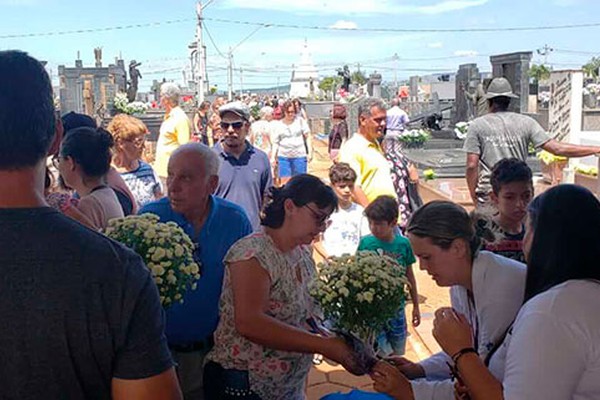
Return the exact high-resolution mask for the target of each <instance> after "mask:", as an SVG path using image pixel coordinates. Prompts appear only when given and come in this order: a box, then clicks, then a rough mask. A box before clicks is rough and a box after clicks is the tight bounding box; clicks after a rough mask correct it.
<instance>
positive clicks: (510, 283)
mask: <svg viewBox="0 0 600 400" xmlns="http://www.w3.org/2000/svg"><path fill="white" fill-rule="evenodd" d="M407 232H408V239H409V240H410V243H411V246H412V248H413V252H414V253H415V255H416V256H417V257H418V258H419V266H420V268H421V269H423V270H425V271H427V272H428V273H429V275H431V276H432V278H433V279H434V280H435V282H436V283H437V285H438V286H442V287H451V289H450V300H451V302H452V307H454V309H456V310H459V311H460V312H461V313H462V314H464V315H467V318H468V319H469V321H471V322H472V324H473V326H476V329H475V330H474V332H473V340H474V342H475V343H476V345H475V347H476V348H477V350H478V352H479V354H481V356H482V357H485V356H486V355H487V353H488V352H489V351H490V349H492V348H494V347H495V346H496V345H497V344H499V343H501V342H502V339H503V337H504V334H505V333H506V330H507V329H508V327H509V326H510V324H511V322H512V321H513V320H514V318H515V316H516V315H517V312H518V311H519V307H520V306H521V304H522V303H523V292H524V289H525V273H526V272H525V265H523V264H521V263H519V262H517V261H514V260H510V259H508V258H504V257H502V256H499V255H497V254H494V253H491V252H488V251H479V247H480V245H481V239H480V235H478V234H477V233H476V231H475V224H474V222H473V221H472V219H471V217H470V216H469V214H468V213H467V212H466V211H465V209H464V208H462V207H461V206H459V205H457V204H454V203H452V202H449V201H432V202H430V203H428V204H426V205H424V206H423V207H421V208H419V209H418V210H417V211H416V212H415V213H414V214H413V216H412V218H411V220H410V222H409V224H408V226H407ZM391 361H392V362H393V363H394V364H395V367H393V366H392V365H391V364H383V363H382V364H383V365H384V366H389V367H391V368H392V369H393V370H394V371H395V372H397V373H398V374H400V371H402V372H403V373H404V374H406V376H408V377H409V378H410V379H413V381H412V382H410V383H409V382H408V381H406V380H405V383H406V390H407V393H414V398H416V399H419V400H424V399H427V400H434V399H435V400H440V399H444V400H445V399H449V400H453V399H454V385H453V382H452V381H451V380H450V378H451V370H450V368H449V367H448V364H449V363H451V361H452V360H451V359H450V357H448V356H447V355H446V354H445V353H444V352H440V353H438V354H435V355H433V356H431V357H429V358H427V359H425V360H423V361H421V362H419V363H413V362H410V361H408V360H406V359H404V358H395V359H392V360H391ZM374 377H375V378H377V376H374ZM378 387H379V386H378V380H377V379H376V380H375V388H378ZM409 398H410V397H409Z"/></svg>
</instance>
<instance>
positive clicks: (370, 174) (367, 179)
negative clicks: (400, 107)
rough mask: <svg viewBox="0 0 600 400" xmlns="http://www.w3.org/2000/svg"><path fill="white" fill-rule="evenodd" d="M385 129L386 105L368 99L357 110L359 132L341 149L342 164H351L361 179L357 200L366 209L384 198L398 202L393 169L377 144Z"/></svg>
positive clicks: (358, 182) (356, 189)
mask: <svg viewBox="0 0 600 400" xmlns="http://www.w3.org/2000/svg"><path fill="white" fill-rule="evenodd" d="M385 126H386V110H385V105H384V104H383V102H382V101H381V100H378V99H367V100H366V101H365V103H363V104H362V105H361V106H360V107H359V109H358V132H357V133H356V134H355V135H354V136H353V137H352V138H351V139H350V140H348V141H347V142H346V143H344V145H343V146H342V148H341V149H340V161H342V162H346V163H348V164H350V166H351V167H352V169H354V171H356V174H357V175H358V178H357V180H356V182H357V185H356V186H355V199H356V201H357V202H358V203H359V204H361V205H362V206H364V207H366V206H367V205H368V204H369V203H370V202H372V201H373V200H375V199H376V198H377V197H379V196H382V195H388V196H392V197H393V198H396V191H395V190H394V184H393V183H392V176H391V173H390V165H389V163H388V161H387V160H386V158H385V156H384V155H383V151H382V150H381V147H380V146H379V142H378V139H380V138H381V137H383V135H384V134H385Z"/></svg>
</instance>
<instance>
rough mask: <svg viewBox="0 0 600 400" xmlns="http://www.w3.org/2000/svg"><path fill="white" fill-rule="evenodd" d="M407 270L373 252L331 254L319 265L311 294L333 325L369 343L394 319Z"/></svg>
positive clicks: (406, 282)
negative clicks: (339, 255)
mask: <svg viewBox="0 0 600 400" xmlns="http://www.w3.org/2000/svg"><path fill="white" fill-rule="evenodd" d="M406 285H408V281H407V279H406V270H405V268H404V267H402V266H400V264H398V262H397V261H396V260H395V259H393V258H391V257H388V256H385V255H382V254H379V253H377V252H373V251H359V252H357V254H356V255H354V256H350V255H344V256H342V257H331V258H329V259H328V260H327V261H326V262H325V263H322V264H320V265H319V277H318V279H316V280H315V282H314V283H313V286H312V287H311V295H312V296H313V297H314V298H315V299H316V300H317V301H318V302H319V303H320V305H321V308H322V310H323V312H324V314H325V317H326V318H328V319H329V320H331V321H332V322H333V324H334V326H335V327H336V328H339V329H342V330H345V331H348V332H351V333H354V334H356V335H357V336H358V337H359V338H360V339H362V340H364V341H365V342H367V343H368V345H370V346H371V348H372V347H373V345H374V342H375V338H376V335H377V334H378V333H379V332H381V331H382V330H383V328H384V327H385V326H386V324H387V323H388V321H389V320H390V319H392V318H394V317H395V316H396V315H397V313H398V310H399V308H400V305H401V303H402V300H403V299H405V296H406Z"/></svg>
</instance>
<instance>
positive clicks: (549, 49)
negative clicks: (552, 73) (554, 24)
mask: <svg viewBox="0 0 600 400" xmlns="http://www.w3.org/2000/svg"><path fill="white" fill-rule="evenodd" d="M553 51H554V49H553V48H552V47H550V46H548V45H547V44H545V45H544V47H542V48H541V49H537V50H536V52H537V53H538V54H539V55H540V56H543V57H544V65H546V64H547V63H548V55H550V53H552V52H553Z"/></svg>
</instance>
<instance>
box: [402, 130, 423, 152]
mask: <svg viewBox="0 0 600 400" xmlns="http://www.w3.org/2000/svg"><path fill="white" fill-rule="evenodd" d="M430 137H431V135H430V134H429V131H428V130H426V129H411V130H409V131H406V132H404V133H403V134H402V135H401V136H400V137H399V138H398V140H400V142H402V143H403V144H404V146H405V147H408V148H419V147H423V145H424V144H425V142H427V141H428V140H429V138H430Z"/></svg>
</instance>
